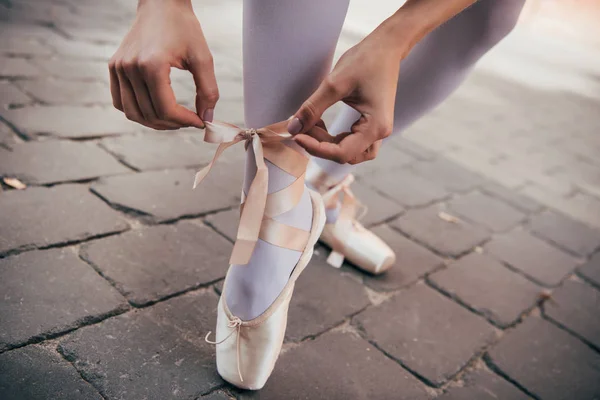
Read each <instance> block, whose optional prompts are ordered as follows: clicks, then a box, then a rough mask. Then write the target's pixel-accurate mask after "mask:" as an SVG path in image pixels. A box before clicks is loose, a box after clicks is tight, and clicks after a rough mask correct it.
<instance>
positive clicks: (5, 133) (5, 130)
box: [0, 122, 16, 144]
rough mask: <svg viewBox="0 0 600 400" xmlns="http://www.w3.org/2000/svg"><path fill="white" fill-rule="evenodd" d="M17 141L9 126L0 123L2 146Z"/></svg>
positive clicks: (0, 142)
mask: <svg viewBox="0 0 600 400" xmlns="http://www.w3.org/2000/svg"><path fill="white" fill-rule="evenodd" d="M15 141H16V135H15V134H14V133H13V131H12V129H10V128H9V127H8V125H6V124H3V123H1V122H0V144H2V143H4V144H12V143H15Z"/></svg>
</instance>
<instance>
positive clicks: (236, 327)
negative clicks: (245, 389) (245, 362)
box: [204, 317, 244, 382]
mask: <svg viewBox="0 0 600 400" xmlns="http://www.w3.org/2000/svg"><path fill="white" fill-rule="evenodd" d="M227 327H228V328H230V329H231V332H229V335H227V336H225V337H224V338H223V339H221V340H219V341H214V342H213V341H212V340H208V337H209V336H210V334H211V332H208V333H207V334H206V337H205V338H204V341H205V342H206V343H209V344H214V345H218V344H221V343H223V342H224V341H226V340H227V339H229V338H230V337H231V335H233V334H234V333H235V332H237V343H236V356H237V370H238V375H239V376H240V381H242V382H244V378H242V370H241V369H240V333H241V332H240V330H241V329H242V320H241V319H239V318H238V317H233V319H230V320H229V321H228V322H227Z"/></svg>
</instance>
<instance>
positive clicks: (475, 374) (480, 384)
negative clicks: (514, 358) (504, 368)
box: [438, 370, 529, 400]
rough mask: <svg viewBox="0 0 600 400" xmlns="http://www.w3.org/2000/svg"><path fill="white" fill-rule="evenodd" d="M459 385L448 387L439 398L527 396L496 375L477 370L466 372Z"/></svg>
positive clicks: (470, 399) (518, 399) (512, 399)
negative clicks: (461, 383) (461, 384)
mask: <svg viewBox="0 0 600 400" xmlns="http://www.w3.org/2000/svg"><path fill="white" fill-rule="evenodd" d="M462 381H463V385H464V386H461V387H453V388H450V389H449V390H448V391H447V392H446V393H444V394H443V395H441V396H440V397H438V399H439V400H474V399H477V400H500V399H507V400H508V399H510V400H527V399H529V397H528V396H527V395H526V394H525V393H523V392H521V391H519V389H517V388H516V387H515V386H513V385H512V384H510V383H509V382H507V381H506V380H504V379H502V378H501V377H499V376H498V375H496V374H494V373H492V372H489V371H486V370H477V371H472V372H470V373H468V374H466V375H465V376H464V377H463V378H462Z"/></svg>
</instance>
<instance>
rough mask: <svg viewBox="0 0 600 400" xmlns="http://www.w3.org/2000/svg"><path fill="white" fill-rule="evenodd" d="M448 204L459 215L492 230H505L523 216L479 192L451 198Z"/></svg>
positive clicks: (523, 216)
mask: <svg viewBox="0 0 600 400" xmlns="http://www.w3.org/2000/svg"><path fill="white" fill-rule="evenodd" d="M448 206H449V209H450V210H451V211H454V212H455V213H456V214H458V215H459V216H461V217H465V218H466V219H468V220H470V221H472V222H474V223H476V224H479V225H482V226H484V227H485V228H487V229H489V230H491V231H493V232H501V231H506V230H508V229H510V228H512V227H514V226H516V225H517V224H518V223H519V222H521V221H522V220H523V219H524V218H525V215H524V214H523V213H521V212H520V211H517V210H515V209H514V208H513V207H511V206H509V205H507V204H505V203H503V202H501V201H499V200H496V199H494V198H493V197H490V196H487V195H485V194H481V193H480V192H472V193H469V194H467V195H464V196H461V197H458V198H455V199H452V200H451V201H450V202H449V205H448Z"/></svg>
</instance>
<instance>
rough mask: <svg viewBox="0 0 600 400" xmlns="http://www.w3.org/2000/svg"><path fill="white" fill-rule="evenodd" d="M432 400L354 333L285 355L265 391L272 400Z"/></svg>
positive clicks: (328, 337) (331, 337)
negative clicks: (394, 399) (396, 399)
mask: <svg viewBox="0 0 600 400" xmlns="http://www.w3.org/2000/svg"><path fill="white" fill-rule="evenodd" d="M398 396H401V398H402V399H406V400H417V399H428V398H429V396H428V394H427V392H426V391H425V389H424V385H423V384H422V383H420V382H419V381H418V380H417V379H416V378H414V377H413V376H412V375H410V374H409V373H408V372H407V371H405V370H403V369H402V367H400V366H399V365H398V364H396V363H394V361H392V360H390V359H389V358H386V357H385V356H384V355H383V354H381V353H380V352H379V351H378V350H377V349H376V348H374V347H373V346H372V345H370V344H369V343H367V342H365V341H364V340H363V339H361V338H358V337H356V336H354V335H353V334H350V333H340V332H335V333H328V334H326V335H323V336H321V337H319V338H317V339H316V340H314V341H308V342H304V343H303V344H302V345H301V346H299V347H295V348H293V349H291V350H289V351H288V352H286V353H284V354H283V355H282V356H281V358H280V360H279V362H278V363H277V365H276V366H275V371H274V372H273V375H272V376H271V378H270V379H269V381H267V384H266V385H265V387H264V388H263V389H262V390H261V391H260V398H261V400H269V399H277V400H279V399H289V400H300V399H352V400H368V399H390V398H398Z"/></svg>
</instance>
